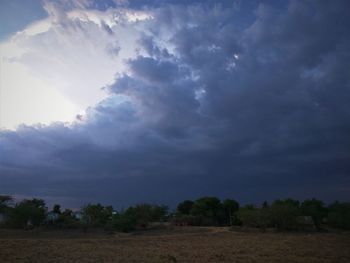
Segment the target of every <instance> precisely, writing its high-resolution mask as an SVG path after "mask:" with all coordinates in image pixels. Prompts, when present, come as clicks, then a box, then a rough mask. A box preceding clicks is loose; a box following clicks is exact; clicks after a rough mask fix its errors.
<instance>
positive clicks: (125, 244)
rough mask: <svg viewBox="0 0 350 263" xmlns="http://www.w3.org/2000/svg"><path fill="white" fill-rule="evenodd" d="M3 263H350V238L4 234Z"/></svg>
mask: <svg viewBox="0 0 350 263" xmlns="http://www.w3.org/2000/svg"><path fill="white" fill-rule="evenodd" d="M0 262H123V263H124V262H145V263H147V262H152V263H153V262H156V263H157V262H159V263H162V262H201V263H203V262H213V263H214V262H259V263H261V262H269V263H271V262H307V263H312V262H315V263H322V262H337V263H338V262H344V263H348V262H350V234H349V233H261V232H255V233H252V232H237V231H229V230H228V228H205V227H169V228H166V229H163V230H148V231H140V232H136V233H132V234H122V233H105V232H103V231H91V230H90V231H88V233H83V232H82V231H81V230H79V231H43V230H31V231H14V230H0Z"/></svg>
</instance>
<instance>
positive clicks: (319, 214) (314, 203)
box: [300, 198, 327, 228]
mask: <svg viewBox="0 0 350 263" xmlns="http://www.w3.org/2000/svg"><path fill="white" fill-rule="evenodd" d="M300 209H301V213H302V215H303V216H311V217H312V220H313V221H314V224H315V226H316V227H317V228H320V225H321V223H322V220H323V218H325V217H326V216H327V209H326V207H325V206H324V203H323V202H322V201H320V200H316V199H315V198H313V199H310V200H305V201H304V202H303V203H302V204H301V206H300Z"/></svg>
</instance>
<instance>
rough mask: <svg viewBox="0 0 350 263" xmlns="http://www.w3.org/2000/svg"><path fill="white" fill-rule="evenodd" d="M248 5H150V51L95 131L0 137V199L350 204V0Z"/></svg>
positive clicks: (93, 116)
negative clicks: (347, 201)
mask: <svg viewBox="0 0 350 263" xmlns="http://www.w3.org/2000/svg"><path fill="white" fill-rule="evenodd" d="M251 3H253V2H251ZM251 3H250V4H249V5H252V4H251ZM247 5H248V4H247V3H245V4H243V3H242V4H239V2H237V3H235V4H230V5H228V4H227V3H226V2H225V3H223V4H222V5H220V4H218V5H212V4H210V3H208V4H200V3H194V4H193V5H191V4H187V5H184V4H177V5H170V4H167V5H164V4H162V5H161V6H152V12H153V16H154V19H153V20H151V21H148V22H145V23H146V27H147V29H148V30H145V34H144V35H143V36H142V37H141V39H140V40H139V43H140V45H141V46H140V48H141V49H143V51H144V54H143V55H139V56H138V57H136V58H135V59H132V60H129V61H128V62H127V65H128V67H129V70H128V73H125V74H124V75H120V76H118V77H117V78H116V81H115V83H114V84H112V85H110V86H109V87H108V90H109V92H110V96H109V97H108V98H107V99H105V100H104V101H102V102H101V103H99V104H98V105H97V106H96V107H93V108H91V109H89V110H88V114H87V116H86V117H85V118H86V120H85V121H82V122H77V123H75V124H74V125H71V126H65V125H63V124H60V123H58V124H53V125H51V126H48V127H25V126H23V127H22V128H20V129H18V130H17V131H15V132H10V131H7V132H5V131H4V132H2V133H1V134H0V146H1V147H0V156H1V160H0V173H1V184H0V191H1V192H5V193H16V194H22V195H39V196H51V197H57V198H62V197H69V198H72V199H75V200H81V202H87V201H103V202H107V203H112V204H116V205H126V204H130V203H134V202H143V201H150V202H167V203H169V204H173V203H174V202H177V201H179V200H181V199H184V198H196V197H198V196H199V195H218V196H220V197H235V198H238V199H240V200H241V201H246V202H247V201H250V202H256V201H259V200H263V199H272V198H278V197H286V196H292V197H296V198H307V197H311V196H316V197H318V198H323V199H325V200H332V199H336V198H339V199H349V197H350V192H349V191H350V189H349V188H347V187H346V185H349V183H350V165H349V163H350V162H349V160H350V152H349V150H348V149H349V147H350V137H349V134H350V123H349V119H350V106H349V105H350V104H349V99H350V77H349V76H350V72H349V69H350V50H349V46H350V19H349V18H348V15H347V10H348V8H349V4H348V2H347V1H332V2H331V1H317V2H316V1H305V2H304V1H291V2H290V4H288V5H285V6H284V5H283V6H276V5H274V3H273V2H266V3H265V2H262V3H260V2H256V3H255V2H254V8H251V9H249V8H247ZM248 11H249V12H248ZM242 14H244V17H242ZM164 43H165V44H164ZM77 202H78V201H77Z"/></svg>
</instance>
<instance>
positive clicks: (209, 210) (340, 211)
mask: <svg viewBox="0 0 350 263" xmlns="http://www.w3.org/2000/svg"><path fill="white" fill-rule="evenodd" d="M152 222H168V223H171V224H173V225H181V226H243V227H253V228H260V229H266V228H276V229H280V230H297V229H301V228H304V227H313V228H314V229H316V230H321V229H323V228H324V227H333V228H340V229H346V230H350V203H341V202H334V203H332V204H330V205H328V206H327V205H325V204H324V203H323V202H322V201H321V200H317V199H308V200H304V201H303V202H300V201H298V200H295V199H291V198H288V199H283V200H275V201H273V202H272V203H271V204H269V203H268V202H266V201H265V202H263V203H262V204H261V205H258V206H257V205H244V206H240V204H239V203H238V202H237V201H236V200H233V199H225V200H222V201H221V200H220V199H219V198H217V197H201V198H199V199H197V200H184V201H182V202H180V203H179V204H178V205H177V208H176V210H175V211H171V212H170V211H169V209H168V207H167V206H165V205H154V204H139V205H134V206H130V207H128V208H127V209H123V210H120V211H117V210H115V209H113V207H112V206H103V205H101V204H99V203H98V204H88V205H85V206H83V207H82V208H81V210H80V211H79V212H74V211H72V210H70V209H65V210H62V209H61V207H60V205H58V204H56V205H54V206H53V208H52V209H51V210H49V209H48V207H47V206H46V204H45V201H44V200H41V199H36V198H34V199H26V200H22V201H20V202H17V203H15V202H14V201H13V198H12V197H11V196H8V195H0V226H1V227H7V228H23V229H28V228H34V227H39V226H41V227H48V228H49V227H51V228H58V229H68V228H82V229H85V230H86V229H88V228H104V229H106V230H116V231H123V232H129V231H133V230H136V229H145V228H147V227H148V226H149V225H150V223H152Z"/></svg>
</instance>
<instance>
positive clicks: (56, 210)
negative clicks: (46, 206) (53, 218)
mask: <svg viewBox="0 0 350 263" xmlns="http://www.w3.org/2000/svg"><path fill="white" fill-rule="evenodd" d="M52 212H53V213H55V214H61V206H60V205H58V204H55V205H54V206H53V208H52Z"/></svg>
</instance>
